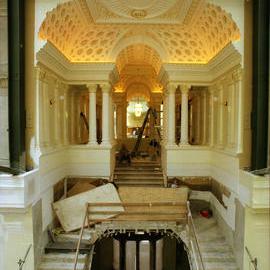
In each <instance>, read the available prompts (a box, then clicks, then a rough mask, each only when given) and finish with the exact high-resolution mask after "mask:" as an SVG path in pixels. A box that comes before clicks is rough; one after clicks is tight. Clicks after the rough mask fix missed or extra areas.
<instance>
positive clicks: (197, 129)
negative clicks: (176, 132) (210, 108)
mask: <svg viewBox="0 0 270 270" xmlns="http://www.w3.org/2000/svg"><path fill="white" fill-rule="evenodd" d="M195 100H196V119H195V143H196V144H200V143H201V131H200V126H201V102H200V101H201V96H200V92H199V91H196V98H195Z"/></svg>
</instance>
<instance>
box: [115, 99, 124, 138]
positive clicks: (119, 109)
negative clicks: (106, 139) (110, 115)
mask: <svg viewBox="0 0 270 270" xmlns="http://www.w3.org/2000/svg"><path fill="white" fill-rule="evenodd" d="M122 107H123V105H121V104H119V103H117V104H116V137H117V139H118V140H121V139H122V135H123V123H122V121H123V115H122V111H123V108H122Z"/></svg>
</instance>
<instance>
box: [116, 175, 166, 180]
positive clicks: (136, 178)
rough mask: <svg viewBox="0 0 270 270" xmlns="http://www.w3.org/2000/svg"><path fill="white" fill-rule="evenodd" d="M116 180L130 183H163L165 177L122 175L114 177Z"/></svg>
mask: <svg viewBox="0 0 270 270" xmlns="http://www.w3.org/2000/svg"><path fill="white" fill-rule="evenodd" d="M114 179H115V180H117V179H119V180H120V179H121V180H123V181H125V180H126V181H129V180H138V181H139V180H146V181H155V180H161V181H163V176H160V175H149V176H145V175H121V176H117V175H115V176H114Z"/></svg>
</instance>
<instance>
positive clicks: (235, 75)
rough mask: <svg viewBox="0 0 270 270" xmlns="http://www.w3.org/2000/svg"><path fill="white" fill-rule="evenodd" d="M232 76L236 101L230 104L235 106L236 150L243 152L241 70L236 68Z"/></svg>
mask: <svg viewBox="0 0 270 270" xmlns="http://www.w3.org/2000/svg"><path fill="white" fill-rule="evenodd" d="M233 78H234V81H235V83H234V87H235V95H236V102H235V104H234V105H233V104H232V106H235V107H236V117H237V119H236V121H235V125H236V127H235V130H236V139H235V141H236V152H237V153H242V152H243V136H244V135H243V133H244V115H243V114H244V112H243V103H244V97H243V86H242V71H241V70H237V71H236V72H234V73H233Z"/></svg>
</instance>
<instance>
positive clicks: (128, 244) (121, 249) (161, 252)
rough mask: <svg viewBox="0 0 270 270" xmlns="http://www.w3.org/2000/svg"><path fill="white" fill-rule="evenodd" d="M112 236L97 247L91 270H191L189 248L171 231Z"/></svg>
mask: <svg viewBox="0 0 270 270" xmlns="http://www.w3.org/2000/svg"><path fill="white" fill-rule="evenodd" d="M108 235H110V234H107V233H105V234H104V235H103V237H102V238H100V239H99V240H98V241H97V242H96V243H95V247H94V255H93V259H92V265H91V270H134V269H136V270H138V269H140V270H180V269H181V270H189V269H190V266H189V260H188V254H187V252H186V248H185V244H184V242H183V241H182V240H181V239H179V238H176V237H175V236H173V233H172V232H171V231H167V232H164V231H159V232H144V231H139V232H135V231H130V232H125V233H115V234H113V235H111V236H109V237H108ZM106 236H107V237H106Z"/></svg>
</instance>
